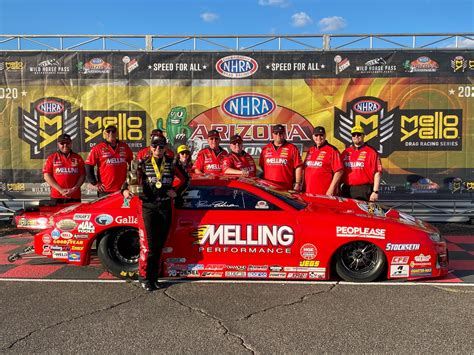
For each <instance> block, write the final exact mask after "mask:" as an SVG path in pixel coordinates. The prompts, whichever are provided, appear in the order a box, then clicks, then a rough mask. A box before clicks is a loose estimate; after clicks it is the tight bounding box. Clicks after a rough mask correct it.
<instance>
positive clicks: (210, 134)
mask: <svg viewBox="0 0 474 355" xmlns="http://www.w3.org/2000/svg"><path fill="white" fill-rule="evenodd" d="M211 137H217V138H219V139H220V138H221V135H220V133H219V131H218V130H217V129H211V130H210V131H209V132H207V138H211Z"/></svg>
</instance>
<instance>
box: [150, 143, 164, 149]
mask: <svg viewBox="0 0 474 355" xmlns="http://www.w3.org/2000/svg"><path fill="white" fill-rule="evenodd" d="M151 147H152V148H153V149H156V148H158V149H165V146H164V145H157V144H152V145H151Z"/></svg>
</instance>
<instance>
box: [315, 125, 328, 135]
mask: <svg viewBox="0 0 474 355" xmlns="http://www.w3.org/2000/svg"><path fill="white" fill-rule="evenodd" d="M313 134H326V130H325V129H324V127H322V126H316V127H314V130H313Z"/></svg>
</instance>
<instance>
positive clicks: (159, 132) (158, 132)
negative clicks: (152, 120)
mask: <svg viewBox="0 0 474 355" xmlns="http://www.w3.org/2000/svg"><path fill="white" fill-rule="evenodd" d="M162 135H163V131H162V130H161V129H159V128H155V129H154V130H152V131H151V133H150V137H153V136H162Z"/></svg>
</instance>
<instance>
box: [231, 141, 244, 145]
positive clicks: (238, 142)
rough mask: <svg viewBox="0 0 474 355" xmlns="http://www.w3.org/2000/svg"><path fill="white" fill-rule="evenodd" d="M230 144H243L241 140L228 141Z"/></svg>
mask: <svg viewBox="0 0 474 355" xmlns="http://www.w3.org/2000/svg"><path fill="white" fill-rule="evenodd" d="M230 144H234V145H237V144H243V142H241V141H237V142H230Z"/></svg>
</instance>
